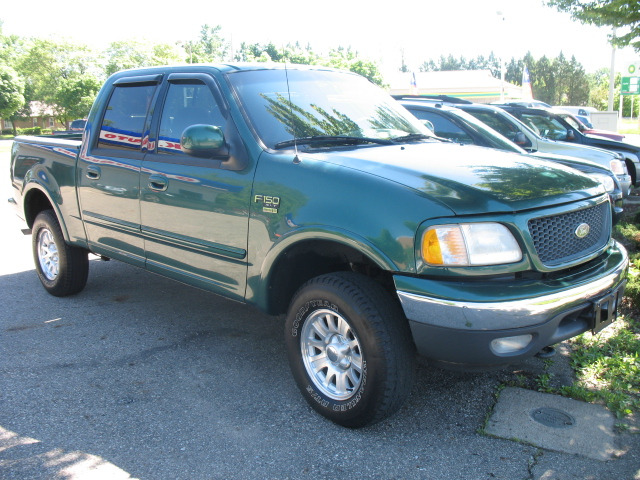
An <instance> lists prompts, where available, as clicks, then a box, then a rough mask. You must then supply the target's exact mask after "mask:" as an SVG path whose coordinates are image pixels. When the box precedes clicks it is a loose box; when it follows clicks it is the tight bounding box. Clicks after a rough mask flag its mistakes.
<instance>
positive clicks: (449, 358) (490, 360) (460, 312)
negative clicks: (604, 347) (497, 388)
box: [394, 244, 629, 366]
mask: <svg viewBox="0 0 640 480" xmlns="http://www.w3.org/2000/svg"><path fill="white" fill-rule="evenodd" d="M628 266H629V260H628V256H627V253H626V251H625V249H624V247H622V246H621V245H619V244H615V245H614V246H612V247H611V248H610V249H609V250H608V251H607V253H606V254H604V255H603V257H600V258H599V259H598V261H596V262H591V264H590V265H589V266H588V267H585V269H584V271H578V272H572V273H571V274H569V275H567V276H566V277H561V278H555V279H553V280H549V279H541V280H535V281H532V280H517V279H511V280H509V281H506V282H502V283H501V282H500V281H498V282H496V281H493V282H489V281H487V282H482V281H464V280H463V281H457V282H456V281H452V280H448V279H447V280H432V279H425V278H414V277H401V276H396V277H395V278H394V280H395V282H396V288H397V292H398V297H399V298H400V302H401V304H402V307H403V309H404V313H405V315H406V317H407V318H408V319H409V324H410V326H411V331H412V334H413V339H414V342H415V344H416V347H417V349H418V352H419V353H420V354H421V355H424V356H426V357H428V358H430V359H432V360H436V361H439V362H444V363H449V364H459V365H466V366H493V365H501V364H506V363H512V362H514V361H517V360H520V359H522V358H526V357H529V356H532V355H535V354H536V353H537V352H539V351H540V350H541V349H542V348H544V347H546V346H548V345H553V344H555V343H558V342H560V341H562V340H566V339H567V338H571V337H574V336H576V335H578V334H580V333H582V332H585V331H587V330H592V329H599V328H601V327H602V326H604V325H606V324H607V323H609V322H610V321H612V320H613V319H614V318H615V309H616V307H617V302H618V300H619V299H620V298H621V297H622V292H623V290H624V285H625V282H626V274H627V269H628ZM603 300H606V301H604V302H603ZM603 305H604V306H603ZM521 335H530V336H531V341H530V342H529V343H528V344H527V345H526V346H524V347H523V348H521V349H518V350H517V351H514V352H509V353H499V352H496V351H495V349H494V348H493V347H492V342H493V341H494V340H499V339H502V338H505V337H514V336H521Z"/></svg>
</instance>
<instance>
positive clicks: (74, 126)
mask: <svg viewBox="0 0 640 480" xmlns="http://www.w3.org/2000/svg"><path fill="white" fill-rule="evenodd" d="M86 124H87V120H86V119H83V120H74V121H73V122H71V125H69V131H71V132H82V131H83V130H84V126H85V125H86Z"/></svg>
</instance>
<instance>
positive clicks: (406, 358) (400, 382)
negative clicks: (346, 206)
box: [285, 272, 414, 427]
mask: <svg viewBox="0 0 640 480" xmlns="http://www.w3.org/2000/svg"><path fill="white" fill-rule="evenodd" d="M285 336H286V344H287V350H288V355H289V363H290V366H291V370H292V372H293V376H294V378H295V380H296V382H297V384H298V387H299V388H300V390H301V392H302V394H303V396H304V397H305V398H306V400H307V401H308V402H309V404H310V405H311V406H312V407H313V408H314V409H315V410H317V411H318V412H319V413H320V414H322V415H323V416H325V417H326V418H328V419H330V420H332V421H333V422H335V423H338V424H340V425H343V426H346V427H362V426H365V425H367V424H371V423H375V422H378V421H380V420H382V419H384V418H386V417H388V416H389V415H391V414H393V413H394V412H395V411H396V410H398V409H399V408H400V406H401V405H402V404H403V402H404V401H405V399H406V397H407V396H408V395H409V392H410V389H411V383H412V379H413V364H414V349H413V344H412V342H411V336H410V332H409V327H408V325H407V321H406V319H405V318H404V315H403V314H402V311H401V309H400V307H399V306H398V305H397V304H396V303H395V302H393V300H392V298H391V297H390V295H389V294H388V292H386V291H385V290H384V289H383V288H382V287H381V286H380V285H378V284H377V283H375V282H374V281H372V280H370V279H369V278H367V277H364V276H362V275H359V274H355V273H349V272H345V273H335V274H329V275H323V276H320V277H316V278H314V279H312V280H310V281H309V282H307V283H306V284H305V285H304V286H303V287H302V288H301V289H300V290H299V291H298V292H297V293H296V295H295V297H294V299H293V301H292V303H291V306H290V308H289V313H288V315H287V320H286V331H285Z"/></svg>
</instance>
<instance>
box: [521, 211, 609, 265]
mask: <svg viewBox="0 0 640 480" xmlns="http://www.w3.org/2000/svg"><path fill="white" fill-rule="evenodd" d="M610 212H611V207H610V205H609V203H608V202H603V203H600V204H599V205H595V206H593V207H589V208H584V209H582V210H576V211H573V212H569V213H563V214H561V215H554V216H550V217H540V218H533V219H531V220H529V232H530V233H531V237H532V239H533V245H534V246H535V249H536V252H537V254H538V257H539V258H540V261H541V262H542V263H543V264H545V265H556V264H560V263H564V262H570V261H572V260H575V259H577V258H580V257H583V256H586V255H589V254H591V253H594V252H597V251H598V250H600V249H601V248H603V247H604V246H605V245H606V244H607V242H608V241H609V236H610V234H611V215H610ZM583 224H587V225H589V232H588V234H587V235H586V236H584V237H583V238H579V236H578V235H577V233H576V232H577V231H578V227H579V226H580V225H583ZM582 234H584V229H583V231H582Z"/></svg>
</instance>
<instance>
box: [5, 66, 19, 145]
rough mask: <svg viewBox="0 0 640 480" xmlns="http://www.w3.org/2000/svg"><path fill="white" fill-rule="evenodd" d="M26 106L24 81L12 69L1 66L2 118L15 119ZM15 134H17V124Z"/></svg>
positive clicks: (14, 128)
mask: <svg viewBox="0 0 640 480" xmlns="http://www.w3.org/2000/svg"><path fill="white" fill-rule="evenodd" d="M23 105H24V81H23V80H22V79H21V78H20V77H19V76H18V73H17V72H16V71H15V70H14V69H13V68H11V67H8V66H6V65H0V118H11V119H13V118H14V116H15V114H16V112H18V111H19V110H20V109H21V108H22V107H23ZM13 133H14V135H15V134H16V127H15V123H14V125H13Z"/></svg>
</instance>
